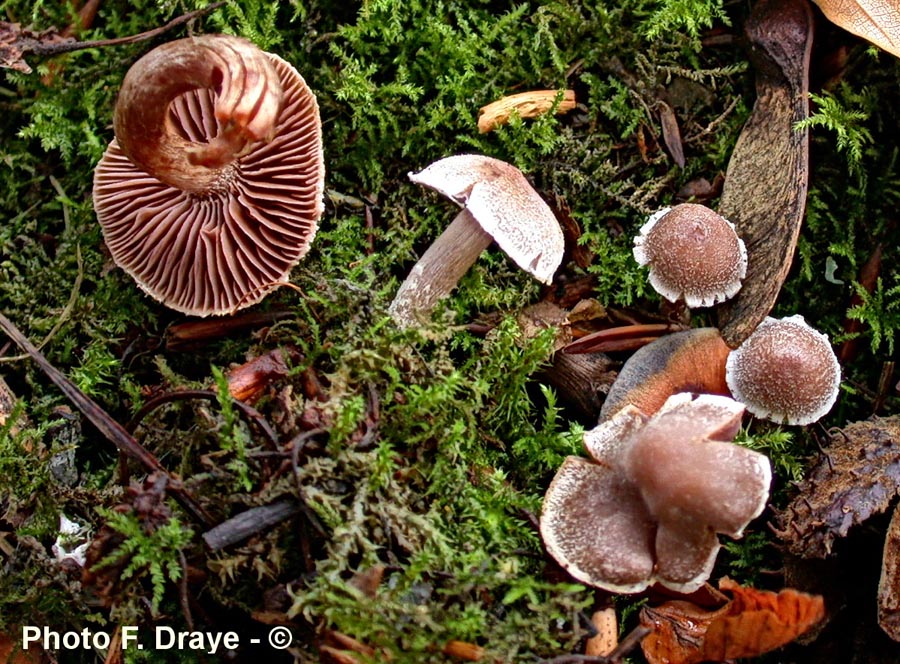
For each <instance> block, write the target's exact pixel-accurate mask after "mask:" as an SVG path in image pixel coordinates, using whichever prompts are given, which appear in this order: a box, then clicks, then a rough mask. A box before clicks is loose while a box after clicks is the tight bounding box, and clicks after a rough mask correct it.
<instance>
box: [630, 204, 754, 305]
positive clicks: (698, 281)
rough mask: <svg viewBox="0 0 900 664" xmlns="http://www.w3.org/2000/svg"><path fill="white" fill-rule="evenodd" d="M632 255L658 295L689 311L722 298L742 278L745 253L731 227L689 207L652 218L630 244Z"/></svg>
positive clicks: (702, 208) (678, 207) (730, 293)
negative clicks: (645, 267)
mask: <svg viewBox="0 0 900 664" xmlns="http://www.w3.org/2000/svg"><path fill="white" fill-rule="evenodd" d="M634 257H635V260H637V262H638V263H639V264H640V265H649V266H650V284H651V285H652V286H653V288H655V289H656V291H657V292H658V293H659V294H660V295H662V296H663V297H664V298H666V299H667V300H670V301H672V302H676V301H678V300H680V299H683V300H684V302H685V304H687V306H689V307H708V306H712V305H714V304H716V303H717V302H722V301H724V300H727V299H728V298H730V297H732V296H733V295H734V294H735V293H737V292H738V290H740V287H741V280H742V279H743V278H744V277H745V276H746V274H747V251H746V249H745V247H744V243H743V241H742V240H741V239H740V238H739V237H738V236H737V233H736V232H735V229H734V224H732V223H731V222H729V221H727V220H726V219H725V218H724V217H722V216H720V215H718V214H717V213H716V212H714V211H713V210H710V209H709V208H708V207H705V206H703V205H696V204H694V203H683V204H681V205H676V206H675V207H673V208H665V209H663V210H660V211H659V212H657V213H655V214H653V215H652V216H651V217H650V219H649V220H648V221H647V223H646V224H644V226H643V227H642V228H641V230H640V234H639V235H638V236H637V237H636V238H635V240H634Z"/></svg>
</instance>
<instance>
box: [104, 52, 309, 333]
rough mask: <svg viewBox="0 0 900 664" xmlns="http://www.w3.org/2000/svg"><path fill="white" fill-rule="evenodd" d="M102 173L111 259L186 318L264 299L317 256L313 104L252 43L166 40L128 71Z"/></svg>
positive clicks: (298, 81)
mask: <svg viewBox="0 0 900 664" xmlns="http://www.w3.org/2000/svg"><path fill="white" fill-rule="evenodd" d="M114 125H115V133H116V138H115V140H113V141H112V143H111V144H110V146H109V148H108V149H107V151H106V153H105V154H104V155H103V158H102V159H101V160H100V163H99V164H98V166H97V169H96V171H95V175H94V192H93V196H94V207H95V210H96V213H97V219H98V220H99V222H100V225H101V227H102V230H103V235H104V239H105V241H106V245H107V247H108V248H109V250H110V252H111V253H112V257H113V260H114V261H115V262H116V264H117V265H119V266H120V267H122V268H123V269H124V270H125V271H126V272H127V273H128V274H130V275H131V276H132V277H133V278H134V279H135V281H137V283H138V285H139V286H140V287H141V288H142V289H143V290H144V291H146V292H147V293H148V294H149V295H151V296H152V297H154V298H156V299H157V300H159V301H161V302H162V303H163V304H165V305H166V306H169V307H171V308H173V309H176V310H178V311H181V312H183V313H187V314H194V315H199V316H206V315H210V314H224V313H229V312H232V311H234V310H236V309H240V308H242V307H246V306H249V305H251V304H255V303H256V302H258V301H259V300H261V299H262V298H263V297H264V296H265V295H266V294H267V293H268V292H269V291H271V290H272V289H273V288H275V287H276V286H277V285H279V283H280V282H283V281H284V280H285V279H286V278H287V276H288V274H289V273H290V271H291V269H292V268H293V267H294V265H296V264H297V262H298V261H299V260H300V259H301V258H302V257H303V256H304V255H305V254H306V253H307V251H308V250H309V246H310V243H311V241H312V239H313V237H314V236H315V233H316V229H317V224H318V219H319V216H320V215H321V214H322V210H323V203H322V194H323V191H324V178H325V169H324V158H323V155H322V137H321V127H320V122H319V111H318V105H317V103H316V98H315V96H314V95H313V93H312V92H311V91H310V89H309V88H308V87H307V85H306V83H305V82H304V80H303V78H302V77H301V76H300V74H299V73H298V72H297V70H296V69H294V68H293V67H292V66H291V65H289V64H288V63H287V62H285V61H284V60H282V59H281V58H279V57H278V56H276V55H273V54H270V53H265V52H263V51H261V50H260V49H258V48H257V47H256V46H254V45H253V44H252V43H250V42H249V41H247V40H245V39H240V38H238V37H231V36H227V35H203V36H198V37H190V38H186V39H180V40H176V41H173V42H169V43H167V44H164V45H162V46H159V47H157V48H156V49H154V50H152V51H150V52H149V53H148V54H146V55H145V56H144V57H142V58H141V59H140V60H138V61H137V62H136V63H135V64H134V65H133V66H132V68H131V69H130V70H129V72H128V74H127V75H126V77H125V80H124V82H123V84H122V89H121V90H120V92H119V96H118V100H117V103H116V110H115V118H114Z"/></svg>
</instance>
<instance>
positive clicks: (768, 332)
mask: <svg viewBox="0 0 900 664" xmlns="http://www.w3.org/2000/svg"><path fill="white" fill-rule="evenodd" d="M725 377H726V380H727V381H728V387H729V388H730V390H731V393H732V395H733V396H734V398H735V399H737V400H738V401H740V402H741V403H743V404H744V405H745V406H746V407H747V410H749V411H750V412H751V413H753V414H754V415H756V416H758V417H763V418H766V419H769V420H772V421H774V422H779V423H782V422H783V423H786V424H798V425H803V424H810V423H812V422H815V421H816V420H818V419H819V418H821V417H823V416H824V415H825V414H826V413H827V412H828V411H829V410H831V407H832V406H833V405H834V402H835V401H836V400H837V396H838V390H839V388H840V384H841V367H840V364H838V360H837V357H836V356H835V354H834V351H833V350H832V348H831V344H830V343H829V341H828V337H827V336H825V335H824V334H822V333H821V332H818V331H816V330H814V329H813V328H811V327H810V326H809V325H808V324H807V323H806V321H805V320H804V319H803V317H802V316H799V315H796V316H790V317H788V318H782V319H780V320H778V319H775V318H766V319H765V320H764V321H763V322H762V323H760V324H759V326H758V327H757V328H756V330H755V331H754V332H753V334H751V335H750V336H749V337H748V338H747V340H746V341H744V343H742V344H741V345H740V346H738V348H736V349H735V350H733V351H731V353H730V354H729V356H728V361H727V362H726V376H725Z"/></svg>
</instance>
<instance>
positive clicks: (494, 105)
mask: <svg viewBox="0 0 900 664" xmlns="http://www.w3.org/2000/svg"><path fill="white" fill-rule="evenodd" d="M558 96H559V92H558V91H556V90H530V91H528V92H520V93H519V94H515V95H509V96H508V97H503V98H501V99H498V100H497V101H494V102H491V103H490V104H488V105H487V106H484V107H482V108H481V110H480V111H479V115H478V131H480V132H481V133H482V134H485V133H487V132H489V131H491V130H492V129H496V128H497V127H499V126H501V125H505V124H506V123H507V122H509V117H510V115H512V113H513V112H515V113H517V114H518V115H519V117H520V118H533V117H536V116H538V115H542V114H544V113H547V112H548V111H550V110H551V109H552V108H553V106H554V104H556V98H557V97H558ZM573 108H575V91H574V90H566V91H565V92H564V93H563V97H562V100H561V101H560V102H559V105H558V106H557V107H556V113H557V114H560V113H568V112H569V111H571V110H572V109H573Z"/></svg>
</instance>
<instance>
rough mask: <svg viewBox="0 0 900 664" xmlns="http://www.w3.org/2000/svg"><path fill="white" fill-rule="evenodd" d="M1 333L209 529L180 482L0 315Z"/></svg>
mask: <svg viewBox="0 0 900 664" xmlns="http://www.w3.org/2000/svg"><path fill="white" fill-rule="evenodd" d="M0 329H2V330H3V331H4V332H5V333H6V335H7V336H8V337H9V338H10V339H12V340H13V341H14V342H15V343H16V344H17V345H18V346H19V348H21V349H22V350H24V351H25V352H26V353H28V355H29V356H31V358H32V359H33V360H34V361H35V362H36V363H37V365H38V366H39V367H40V368H41V370H42V371H43V372H44V373H45V374H46V375H47V377H48V378H49V379H50V380H51V381H53V383H54V384H55V385H56V386H57V387H58V388H59V389H60V390H61V391H62V393H63V394H65V395H66V397H67V398H68V399H69V401H71V402H72V403H73V404H75V406H76V408H78V410H80V411H81V412H82V414H84V416H85V417H86V418H87V419H88V420H90V422H91V423H92V424H93V425H94V426H95V427H97V429H98V430H99V431H100V433H102V434H103V435H104V436H106V438H107V440H109V441H110V442H111V443H112V444H113V445H115V446H116V448H118V449H119V451H120V452H122V453H123V454H126V455H127V456H129V457H131V458H132V459H134V460H136V461H138V462H139V463H141V464H142V465H143V466H144V468H146V469H147V470H148V471H150V472H158V473H161V474H162V475H164V476H165V477H166V478H167V480H168V487H169V489H170V490H171V492H172V495H173V497H174V498H175V500H177V501H178V503H179V504H180V505H181V506H182V507H183V508H184V509H185V510H187V512H188V513H190V515H191V516H192V517H194V518H195V519H196V520H197V521H199V522H200V523H202V524H204V525H206V526H207V527H209V526H211V525H212V519H211V518H210V517H209V515H207V514H206V512H205V511H204V510H203V508H202V507H201V506H200V505H199V503H197V502H196V501H195V500H194V498H193V497H192V496H191V495H190V494H189V493H188V492H187V491H186V490H185V488H184V486H183V485H182V483H181V481H180V480H176V479H175V478H173V477H172V476H171V475H170V474H169V473H168V471H166V469H165V468H163V467H162V465H160V463H159V461H157V459H156V457H155V456H153V455H152V454H150V452H148V451H147V450H145V449H144V448H143V447H141V445H140V443H138V442H137V441H136V440H135V439H134V438H133V437H132V436H131V434H129V433H128V432H127V431H126V430H125V428H124V427H123V426H122V425H121V424H119V423H118V422H116V421H115V420H114V419H113V418H112V417H111V416H110V414H109V413H107V412H106V411H105V410H103V409H102V408H101V407H100V406H99V404H97V403H96V402H95V401H94V400H93V399H91V398H90V397H89V396H87V395H86V394H85V393H84V392H82V391H81V390H79V389H78V387H76V386H75V384H74V383H72V381H70V380H69V379H68V378H66V377H65V376H64V375H63V373H62V372H61V371H60V370H59V369H57V368H56V367H54V366H53V365H52V364H50V362H49V361H48V360H47V358H46V357H44V356H43V355H42V354H41V352H40V351H39V350H38V349H37V348H35V347H34V345H33V344H32V343H31V342H30V341H29V340H28V339H27V338H26V337H25V335H23V334H22V333H21V332H20V331H19V329H18V328H17V327H16V326H15V325H13V323H12V321H10V320H9V319H8V318H7V317H6V316H4V315H3V314H0Z"/></svg>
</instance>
